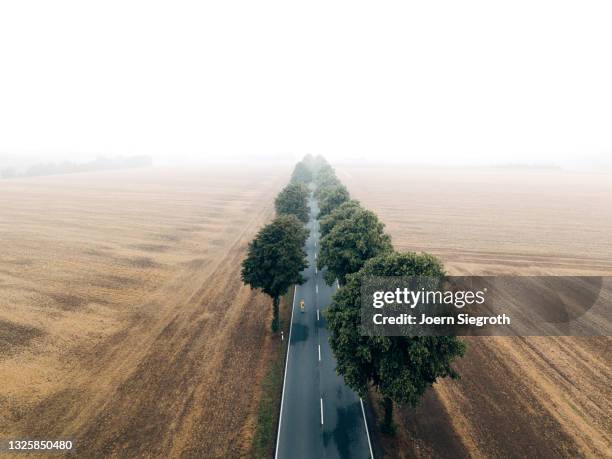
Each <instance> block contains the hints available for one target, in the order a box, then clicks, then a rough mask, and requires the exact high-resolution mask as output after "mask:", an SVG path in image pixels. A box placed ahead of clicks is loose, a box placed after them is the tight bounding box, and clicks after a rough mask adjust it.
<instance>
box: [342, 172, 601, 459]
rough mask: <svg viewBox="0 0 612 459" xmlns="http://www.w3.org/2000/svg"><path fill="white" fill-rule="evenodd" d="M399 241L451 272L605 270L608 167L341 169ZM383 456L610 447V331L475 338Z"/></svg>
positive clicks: (587, 452) (576, 453)
mask: <svg viewBox="0 0 612 459" xmlns="http://www.w3.org/2000/svg"><path fill="white" fill-rule="evenodd" d="M338 170H339V176H340V178H341V180H342V181H343V182H344V183H346V184H347V186H348V187H349V190H350V191H351V193H352V195H353V196H354V197H355V198H356V199H359V200H360V201H361V202H362V203H363V204H364V205H365V206H366V207H368V208H370V209H372V210H374V211H376V212H377V213H378V214H379V216H380V218H381V219H382V221H383V222H384V223H385V224H386V225H387V229H388V231H389V233H390V234H391V235H392V237H393V241H394V244H395V246H396V248H398V249H403V250H413V251H428V252H431V253H434V254H436V255H438V256H439V257H441V258H442V259H443V261H444V262H445V266H446V268H447V271H448V272H449V274H454V275H470V274H478V275H485V274H489V275H494V274H506V275H546V274H549V275H572V274H574V275H608V276H609V275H612V206H611V205H610V203H611V202H612V176H610V175H609V174H604V173H581V172H565V171H553V170H550V171H547V170H501V169H500V170H492V169H491V170H487V169H481V170H468V169H454V170H453V169H415V168H410V167H405V166H404V167H391V166H387V167H367V168H366V167H358V166H342V167H338ZM467 341H468V352H467V354H466V356H465V358H464V359H462V360H461V361H460V362H459V363H458V364H457V365H456V366H457V369H458V370H459V373H460V374H461V379H460V380H459V381H448V380H445V381H442V382H440V383H438V384H436V385H435V387H434V389H433V390H431V391H429V392H428V393H427V394H426V397H425V399H424V401H423V403H422V405H420V406H419V407H418V408H417V409H416V410H411V409H405V408H404V409H401V410H399V413H398V415H397V419H396V421H397V422H398V424H399V425H400V426H401V428H400V432H399V434H398V436H397V438H396V439H391V438H385V437H380V436H379V437H378V438H379V440H380V443H381V445H382V446H383V448H384V449H385V452H386V453H387V455H388V456H389V457H397V456H398V455H399V456H404V457H430V456H447V455H452V456H455V457H466V456H475V457H491V456H493V457H516V456H528V457H559V456H563V457H581V456H584V457H610V456H612V414H611V413H612V352H611V350H612V345H611V344H612V338H610V337H597V338H577V337H574V338H572V337H548V338H544V337H541V338H535V337H531V338H508V337H492V338H470V339H467Z"/></svg>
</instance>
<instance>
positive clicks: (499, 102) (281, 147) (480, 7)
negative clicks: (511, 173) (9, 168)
mask: <svg viewBox="0 0 612 459" xmlns="http://www.w3.org/2000/svg"><path fill="white" fill-rule="evenodd" d="M307 152H311V153H322V154H325V155H327V156H328V157H329V158H330V159H332V160H334V159H341V158H351V157H364V156H365V157H369V158H373V159H381V160H382V159H390V160H392V159H398V158H402V159H404V160H408V161H416V162H433V163H441V162H446V163H451V162H452V163H462V162H463V163H466V164H468V163H473V162H485V163H491V162H509V161H540V162H558V161H565V160H576V159H577V158H578V159H579V158H592V157H600V158H602V157H606V158H608V157H610V156H612V2H610V1H609V0H606V1H601V2H593V1H584V0H580V1H573V2H565V1H558V0H555V1H538V0H529V1H516V0H514V1H507V2H495V1H490V0H489V1H480V2H476V1H445V2H441V1H419V2H407V1H400V2H392V1H382V2H377V1H370V2H361V1H350V2H338V1H330V0H326V1H308V2H291V1H287V0H284V1H278V2H269V1H252V0H251V1H246V2H236V1H218V2H203V1H198V2H179V1H168V2H153V1H146V2H130V1H125V0H122V1H108V0H105V1H101V2H84V1H74V2H66V1H55V0H54V1H48V0H44V1H38V2H35V1H27V0H15V1H10V0H4V1H2V3H0V154H4V155H10V156H15V155H38V156H44V157H48V158H56V157H63V156H66V155H68V154H70V155H73V156H74V155H77V154H82V155H92V154H93V155H97V154H106V155H115V154H152V155H154V156H156V157H161V158H166V159H167V158H169V157H170V156H171V155H175V154H176V155H182V156H186V157H192V158H195V157H204V156H206V155H208V156H211V155H222V156H224V157H231V156H241V155H244V154H275V153H292V154H295V155H301V154H303V153H307Z"/></svg>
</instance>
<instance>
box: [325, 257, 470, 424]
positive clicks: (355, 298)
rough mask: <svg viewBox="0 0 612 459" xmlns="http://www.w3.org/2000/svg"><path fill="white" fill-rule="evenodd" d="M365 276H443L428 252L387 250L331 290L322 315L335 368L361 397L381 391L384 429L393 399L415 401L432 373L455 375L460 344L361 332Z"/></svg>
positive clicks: (432, 378) (445, 339) (455, 340)
mask: <svg viewBox="0 0 612 459" xmlns="http://www.w3.org/2000/svg"><path fill="white" fill-rule="evenodd" d="M365 276H431V277H440V278H442V277H443V276H444V269H443V266H442V263H441V262H440V261H439V260H438V259H437V258H435V257H433V256H432V255H428V254H416V253H412V252H408V253H397V252H389V253H385V254H382V255H380V256H378V257H376V258H372V259H371V260H369V261H368V262H366V264H365V265H364V267H363V268H362V269H361V270H360V271H359V272H358V273H355V274H352V275H349V276H348V277H347V283H346V285H344V286H343V287H342V288H341V289H340V290H338V292H337V293H336V294H335V295H334V297H333V300H332V304H331V306H330V307H329V309H328V311H327V313H326V318H327V323H328V327H329V330H330V340H329V341H330V345H331V348H332V350H333V352H334V355H335V356H336V359H337V362H338V365H337V371H338V372H339V373H340V374H341V375H343V376H344V380H345V381H346V383H347V384H348V385H349V386H350V387H351V388H353V389H354V390H355V391H357V392H358V393H359V394H360V395H361V396H364V395H365V394H366V392H367V388H368V384H371V385H373V386H374V387H375V388H376V389H377V390H378V391H379V392H380V393H381V395H382V396H383V400H384V402H383V405H384V407H385V421H384V423H383V428H385V429H386V430H391V429H392V409H393V401H395V402H397V403H403V404H404V403H406V404H410V405H412V406H415V405H416V404H417V403H418V401H419V400H420V397H421V396H422V395H423V393H424V392H425V390H426V389H427V388H428V387H430V386H431V385H432V384H433V383H434V382H435V381H436V379H437V378H440V377H446V376H450V377H452V378H456V377H457V373H456V372H455V371H454V370H453V369H452V367H451V363H452V361H453V360H454V359H455V358H456V357H458V356H462V355H463V353H464V349H465V348H464V344H463V343H462V342H461V341H460V340H459V339H458V338H456V337H445V336H443V337H439V336H435V337H406V336H362V335H361V333H360V330H359V327H360V322H361V312H360V306H361V283H362V280H363V278H364V277H365Z"/></svg>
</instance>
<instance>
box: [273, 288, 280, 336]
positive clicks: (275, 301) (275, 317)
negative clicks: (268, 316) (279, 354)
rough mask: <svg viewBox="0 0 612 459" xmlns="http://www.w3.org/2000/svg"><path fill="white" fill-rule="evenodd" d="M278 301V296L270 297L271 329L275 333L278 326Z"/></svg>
mask: <svg viewBox="0 0 612 459" xmlns="http://www.w3.org/2000/svg"><path fill="white" fill-rule="evenodd" d="M279 303H280V298H279V297H277V296H275V297H274V298H272V331H273V332H274V333H276V332H277V331H278V328H279V323H278V305H279Z"/></svg>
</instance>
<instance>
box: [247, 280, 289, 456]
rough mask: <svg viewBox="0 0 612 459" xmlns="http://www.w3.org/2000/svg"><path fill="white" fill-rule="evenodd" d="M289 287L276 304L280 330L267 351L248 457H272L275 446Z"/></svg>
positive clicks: (282, 375) (286, 334) (283, 365)
mask: <svg viewBox="0 0 612 459" xmlns="http://www.w3.org/2000/svg"><path fill="white" fill-rule="evenodd" d="M294 288H295V286H294V287H291V288H290V289H289V291H288V292H287V294H286V295H285V296H283V299H282V302H281V305H280V330H279V333H278V334H277V337H278V340H277V344H276V345H275V346H274V348H273V351H272V352H271V353H270V358H269V360H268V368H267V370H266V373H265V376H264V378H263V382H262V394H261V399H260V401H259V406H258V407H257V426H256V428H255V434H254V436H253V443H252V445H251V458H253V459H263V458H271V457H274V449H275V447H276V433H277V430H278V416H279V411H280V403H281V396H282V391H283V378H284V372H285V357H286V352H287V345H288V344H289V326H290V322H291V305H292V303H293V289H294ZM281 330H282V331H283V333H284V335H285V339H284V341H281V339H280V331H281Z"/></svg>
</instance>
